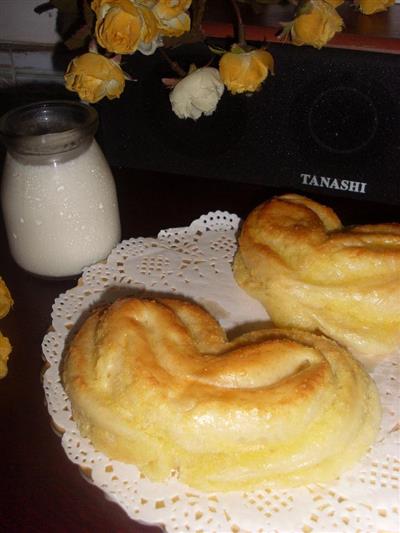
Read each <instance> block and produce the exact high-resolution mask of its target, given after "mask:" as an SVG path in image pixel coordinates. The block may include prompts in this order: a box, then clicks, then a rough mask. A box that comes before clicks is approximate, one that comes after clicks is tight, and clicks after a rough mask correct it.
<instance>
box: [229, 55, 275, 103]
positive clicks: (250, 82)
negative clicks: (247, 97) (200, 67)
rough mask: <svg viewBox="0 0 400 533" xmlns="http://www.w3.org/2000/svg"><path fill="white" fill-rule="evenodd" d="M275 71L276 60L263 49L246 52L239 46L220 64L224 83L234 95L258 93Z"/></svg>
mask: <svg viewBox="0 0 400 533" xmlns="http://www.w3.org/2000/svg"><path fill="white" fill-rule="evenodd" d="M273 69H274V59H273V57H272V55H271V54H270V53H269V52H267V51H266V50H263V49H258V50H252V51H251V52H244V51H243V50H242V49H241V48H240V47H239V46H237V45H236V46H235V45H234V46H233V47H232V50H231V52H226V53H225V54H224V55H223V56H222V57H221V59H220V62H219V72H220V74H221V78H222V81H223V82H224V84H225V85H226V87H227V89H228V90H229V91H230V92H231V93H232V94H237V93H245V92H254V91H257V90H258V89H260V87H261V84H262V83H263V81H264V80H265V79H266V77H267V76H268V74H269V72H270V71H271V72H272V73H273Z"/></svg>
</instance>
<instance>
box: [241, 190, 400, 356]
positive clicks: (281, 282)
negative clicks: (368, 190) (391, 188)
mask: <svg viewBox="0 0 400 533" xmlns="http://www.w3.org/2000/svg"><path fill="white" fill-rule="evenodd" d="M233 270H234V276H235V279H236V281H237V282H238V283H239V285H240V286H241V287H242V288H244V289H245V290H246V291H247V292H248V293H249V294H251V295H252V296H254V297H255V298H257V299H258V300H260V302H262V304H263V305H264V306H265V308H266V310H267V312H268V314H269V315H270V317H271V319H272V321H273V323H274V324H275V325H276V326H278V327H296V328H301V329H305V330H309V331H316V330H319V331H321V332H322V333H324V334H325V335H327V336H328V337H331V338H332V339H335V340H337V341H338V342H340V343H342V344H343V345H344V346H346V347H347V348H348V349H350V351H351V352H352V353H353V354H354V355H355V356H356V357H358V358H359V359H360V360H362V361H363V362H364V363H367V364H368V363H370V364H374V363H376V362H377V361H379V359H380V358H382V357H384V356H385V355H387V354H389V353H392V352H393V351H394V350H396V349H397V348H398V347H399V346H400V224H378V225H365V226H352V227H348V228H345V227H343V226H342V224H341V222H340V220H339V219H338V217H337V216H336V214H335V213H334V212H333V211H332V210H331V209H329V208H328V207H325V206H323V205H321V204H318V203H316V202H314V201H312V200H310V199H308V198H305V197H303V196H299V195H295V194H287V195H285V196H280V197H277V198H273V199H272V200H270V201H267V202H265V203H263V204H262V205H260V206H259V207H257V208H256V209H254V210H253V211H252V212H251V213H250V215H249V216H248V217H247V219H246V220H245V222H244V224H243V226H242V229H241V233H240V236H239V249H238V253H237V254H236V256H235V261H234V268H233Z"/></svg>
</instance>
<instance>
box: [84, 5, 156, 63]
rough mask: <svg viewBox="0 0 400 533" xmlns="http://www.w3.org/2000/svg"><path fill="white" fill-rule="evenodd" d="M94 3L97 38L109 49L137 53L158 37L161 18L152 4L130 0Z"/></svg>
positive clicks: (116, 52) (117, 51) (120, 52)
mask: <svg viewBox="0 0 400 533" xmlns="http://www.w3.org/2000/svg"><path fill="white" fill-rule="evenodd" d="M91 6H92V9H93V11H94V12H95V13H96V28H95V33H96V39H97V42H98V43H99V44H100V46H102V47H103V48H105V49H106V50H108V51H109V52H113V53H115V54H133V53H134V52H136V50H137V49H138V47H139V46H140V45H141V44H142V43H144V44H145V45H148V44H149V43H151V42H153V41H155V40H156V39H157V36H158V33H159V30H158V27H157V20H156V17H155V16H154V14H153V13H152V11H151V10H150V9H149V8H148V7H146V6H143V5H139V4H135V3H133V2H131V1H130V0H94V1H93V2H92V4H91ZM154 49H155V48H154ZM154 49H153V50H152V51H154Z"/></svg>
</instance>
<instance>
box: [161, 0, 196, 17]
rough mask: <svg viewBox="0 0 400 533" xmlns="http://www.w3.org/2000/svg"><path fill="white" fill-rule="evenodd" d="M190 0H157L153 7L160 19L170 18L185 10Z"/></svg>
mask: <svg viewBox="0 0 400 533" xmlns="http://www.w3.org/2000/svg"><path fill="white" fill-rule="evenodd" d="M191 3H192V0H159V1H158V2H157V4H156V5H155V6H154V8H153V12H154V14H155V15H156V16H157V17H159V18H160V19H166V20H170V19H173V18H175V17H177V16H179V15H180V14H181V13H184V12H185V11H187V10H188V9H189V7H190V5H191Z"/></svg>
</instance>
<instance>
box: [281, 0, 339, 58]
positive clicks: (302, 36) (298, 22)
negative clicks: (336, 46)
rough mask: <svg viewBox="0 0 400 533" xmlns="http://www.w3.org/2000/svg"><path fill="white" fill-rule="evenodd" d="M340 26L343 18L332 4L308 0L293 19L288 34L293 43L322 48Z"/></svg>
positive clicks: (320, 0)
mask: <svg viewBox="0 0 400 533" xmlns="http://www.w3.org/2000/svg"><path fill="white" fill-rule="evenodd" d="M342 28H343V20H342V18H341V17H340V16H339V14H338V13H337V11H336V9H335V8H334V7H332V5H330V4H329V3H328V2H326V1H325V0H310V2H308V3H307V4H305V6H304V8H303V12H302V13H300V14H299V15H298V16H297V17H296V18H295V19H294V21H293V24H292V27H291V30H290V34H291V37H292V42H293V44H296V45H298V46H300V45H303V44H306V45H309V46H313V47H314V48H322V47H323V46H325V45H326V44H327V43H328V42H329V41H330V40H331V39H332V37H333V36H334V35H335V33H336V32H339V31H342Z"/></svg>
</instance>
